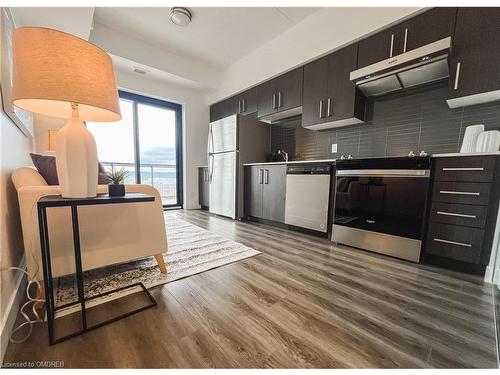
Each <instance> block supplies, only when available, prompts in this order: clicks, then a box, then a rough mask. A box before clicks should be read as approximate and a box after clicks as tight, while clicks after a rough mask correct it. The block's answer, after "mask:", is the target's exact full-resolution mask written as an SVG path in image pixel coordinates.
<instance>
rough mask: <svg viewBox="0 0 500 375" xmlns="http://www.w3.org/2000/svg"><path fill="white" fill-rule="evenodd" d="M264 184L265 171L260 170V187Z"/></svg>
mask: <svg viewBox="0 0 500 375" xmlns="http://www.w3.org/2000/svg"><path fill="white" fill-rule="evenodd" d="M263 182H264V170H263V169H259V185H262V183H263Z"/></svg>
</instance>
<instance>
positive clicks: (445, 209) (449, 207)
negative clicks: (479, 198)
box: [430, 202, 488, 228]
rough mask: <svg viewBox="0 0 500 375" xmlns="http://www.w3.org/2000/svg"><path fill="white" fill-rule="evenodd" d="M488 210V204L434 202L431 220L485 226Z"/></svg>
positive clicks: (477, 226) (476, 226)
mask: <svg viewBox="0 0 500 375" xmlns="http://www.w3.org/2000/svg"><path fill="white" fill-rule="evenodd" d="M487 212H488V206H473V205H468V204H453V203H441V202H433V203H432V205H431V214H430V221H431V222H435V223H443V224H453V225H465V226H468V227H475V228H484V226H485V224H486V213H487Z"/></svg>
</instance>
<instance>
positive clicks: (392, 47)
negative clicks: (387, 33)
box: [389, 34, 394, 57]
mask: <svg viewBox="0 0 500 375" xmlns="http://www.w3.org/2000/svg"><path fill="white" fill-rule="evenodd" d="M393 52H394V34H391V51H390V52H389V57H392V53H393Z"/></svg>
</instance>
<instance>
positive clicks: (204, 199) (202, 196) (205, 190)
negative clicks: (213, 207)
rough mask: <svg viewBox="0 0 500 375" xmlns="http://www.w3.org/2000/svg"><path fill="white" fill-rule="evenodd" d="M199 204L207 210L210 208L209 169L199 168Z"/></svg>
mask: <svg viewBox="0 0 500 375" xmlns="http://www.w3.org/2000/svg"><path fill="white" fill-rule="evenodd" d="M198 184H199V186H198V192H199V204H200V206H201V207H203V208H206V207H208V206H209V199H210V198H209V196H210V184H209V183H208V168H207V167H204V168H198Z"/></svg>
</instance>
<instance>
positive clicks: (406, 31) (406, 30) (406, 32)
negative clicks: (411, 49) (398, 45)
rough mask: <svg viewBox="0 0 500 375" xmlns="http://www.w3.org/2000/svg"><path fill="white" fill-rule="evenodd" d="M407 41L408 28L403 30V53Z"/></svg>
mask: <svg viewBox="0 0 500 375" xmlns="http://www.w3.org/2000/svg"><path fill="white" fill-rule="evenodd" d="M407 40H408V28H405V41H404V44H403V52H406V41H407Z"/></svg>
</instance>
